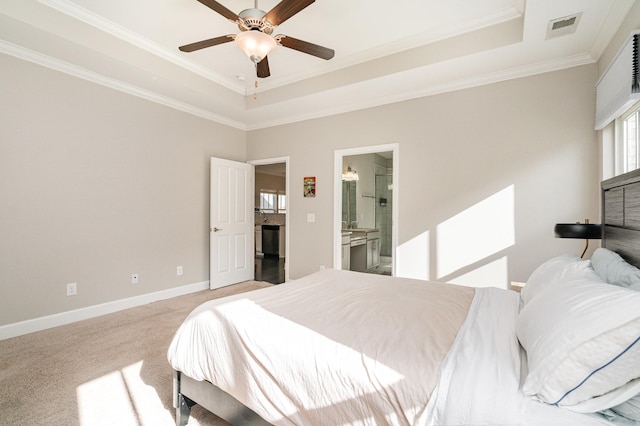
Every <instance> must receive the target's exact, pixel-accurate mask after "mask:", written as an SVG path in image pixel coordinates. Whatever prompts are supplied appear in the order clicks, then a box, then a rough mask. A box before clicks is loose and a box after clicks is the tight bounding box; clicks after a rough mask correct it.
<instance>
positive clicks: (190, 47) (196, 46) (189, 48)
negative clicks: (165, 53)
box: [178, 35, 233, 52]
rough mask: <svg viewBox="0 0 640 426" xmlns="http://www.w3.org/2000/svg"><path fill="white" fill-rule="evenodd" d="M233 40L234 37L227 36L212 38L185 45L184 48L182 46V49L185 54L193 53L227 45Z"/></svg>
mask: <svg viewBox="0 0 640 426" xmlns="http://www.w3.org/2000/svg"><path fill="white" fill-rule="evenodd" d="M232 40H233V36H231V35H225V36H220V37H215V38H210V39H207V40H202V41H196V42H195V43H191V44H185V45H184V46H180V47H179V48H178V49H180V50H181V51H183V52H193V51H194V50H200V49H204V48H205V47H211V46H215V45H218V44H222V43H227V42H230V41H232Z"/></svg>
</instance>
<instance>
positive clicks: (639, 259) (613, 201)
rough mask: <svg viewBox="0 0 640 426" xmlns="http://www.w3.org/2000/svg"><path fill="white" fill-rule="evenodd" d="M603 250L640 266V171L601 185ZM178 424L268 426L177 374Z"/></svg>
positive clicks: (226, 397) (220, 395) (205, 386)
mask: <svg viewBox="0 0 640 426" xmlns="http://www.w3.org/2000/svg"><path fill="white" fill-rule="evenodd" d="M601 186H602V195H601V199H602V225H603V226H602V247H606V248H608V249H610V250H613V251H615V252H617V253H619V254H620V255H621V256H622V257H623V258H624V259H625V260H627V262H629V263H631V264H632V265H635V266H637V267H640V170H636V171H633V172H629V173H626V174H624V175H620V176H616V177H615V178H612V179H608V180H605V181H603V182H602V185H601ZM173 390H174V398H173V406H174V407H175V408H176V424H177V425H178V426H186V424H187V423H188V421H189V415H190V412H191V407H192V406H193V405H195V404H199V405H201V406H202V407H204V408H205V409H207V410H209V411H211V412H212V413H214V414H216V415H217V416H219V417H221V418H222V419H224V420H226V421H228V422H229V423H231V424H233V425H252V426H253V425H261V426H266V425H269V424H270V423H268V422H267V421H265V420H264V419H262V418H261V417H260V416H259V415H257V414H256V413H255V412H254V411H252V410H251V409H249V408H248V407H246V406H244V405H243V404H241V403H240V402H238V400H236V399H235V398H233V397H232V396H231V395H229V394H228V393H226V392H224V391H223V390H221V389H220V388H218V387H217V386H214V385H213V384H211V383H209V382H203V381H197V380H194V379H192V378H190V377H188V376H186V375H184V374H182V373H180V372H179V371H174V378H173Z"/></svg>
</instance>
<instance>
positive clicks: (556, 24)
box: [547, 12, 582, 40]
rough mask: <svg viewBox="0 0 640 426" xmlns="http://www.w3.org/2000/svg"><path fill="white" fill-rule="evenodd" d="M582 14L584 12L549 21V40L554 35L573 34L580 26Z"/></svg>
mask: <svg viewBox="0 0 640 426" xmlns="http://www.w3.org/2000/svg"><path fill="white" fill-rule="evenodd" d="M581 16H582V12H580V13H576V14H575V15H570V16H565V17H564V18H559V19H554V20H551V21H549V25H548V26H547V40H549V39H550V38H554V37H559V36H563V35H567V34H573V33H574V32H575V31H576V28H577V27H578V22H580V17H581Z"/></svg>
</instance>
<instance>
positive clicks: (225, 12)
mask: <svg viewBox="0 0 640 426" xmlns="http://www.w3.org/2000/svg"><path fill="white" fill-rule="evenodd" d="M198 1H199V2H200V3H202V4H204V5H205V6H207V7H208V8H210V9H212V10H214V11H215V12H218V13H219V14H220V15H222V16H224V17H225V18H227V19H228V20H230V21H233V22H235V21H237V20H238V15H236V14H235V13H233V12H232V11H230V10H229V9H227V8H226V7H224V6H223V5H221V4H220V3H218V2H217V1H215V0H198Z"/></svg>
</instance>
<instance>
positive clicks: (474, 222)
mask: <svg viewBox="0 0 640 426" xmlns="http://www.w3.org/2000/svg"><path fill="white" fill-rule="evenodd" d="M436 235H437V241H436V247H437V253H436V254H437V274H438V278H442V277H444V276H447V275H449V274H451V273H453V272H455V271H457V270H459V269H461V268H464V267H465V266H468V265H471V264H473V263H475V262H478V261H480V260H482V259H485V258H487V257H489V256H491V255H493V254H495V253H498V252H499V251H501V250H504V249H506V248H507V247H510V246H512V245H513V244H514V243H515V225H514V187H513V185H510V186H508V187H507V188H505V189H503V190H502V191H500V192H497V193H496V194H494V195H492V196H490V197H488V198H486V199H484V200H483V201H481V202H479V203H477V204H475V205H473V206H471V207H469V208H468V209H466V210H465V211H463V212H461V213H458V214H457V215H455V216H453V217H452V218H451V219H448V220H447V221H445V222H442V223H441V224H440V225H438V228H437V233H436Z"/></svg>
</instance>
